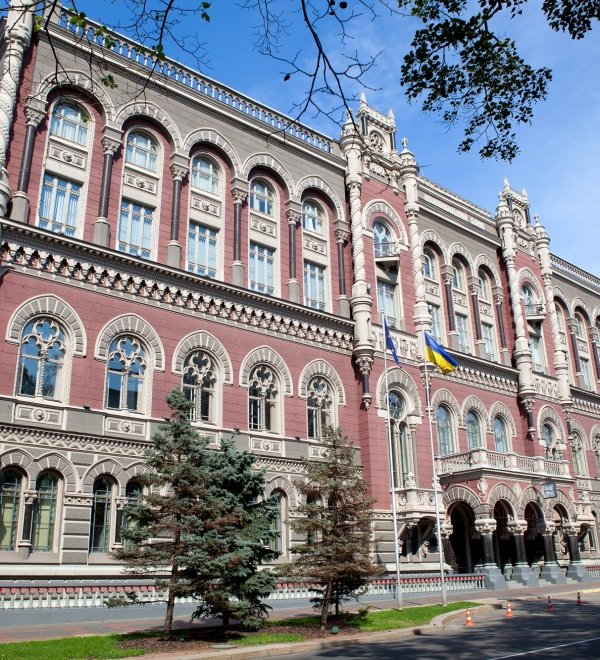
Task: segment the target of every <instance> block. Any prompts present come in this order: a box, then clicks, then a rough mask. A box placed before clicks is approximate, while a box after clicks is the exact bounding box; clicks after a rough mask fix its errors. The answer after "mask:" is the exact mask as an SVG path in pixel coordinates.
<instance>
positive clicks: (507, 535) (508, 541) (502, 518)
mask: <svg viewBox="0 0 600 660" xmlns="http://www.w3.org/2000/svg"><path fill="white" fill-rule="evenodd" d="M512 518H513V516H512V511H511V510H510V508H509V505H508V503H507V502H504V501H503V500H498V502H496V506H494V519H495V520H496V529H495V530H494V533H493V539H494V549H495V552H496V561H497V563H498V567H499V568H500V570H501V571H502V572H503V573H504V569H505V568H506V565H507V564H509V565H513V566H514V564H515V563H516V561H517V556H516V549H515V539H514V536H513V535H512V533H511V531H510V529H509V528H508V523H509V522H510V521H511V520H512Z"/></svg>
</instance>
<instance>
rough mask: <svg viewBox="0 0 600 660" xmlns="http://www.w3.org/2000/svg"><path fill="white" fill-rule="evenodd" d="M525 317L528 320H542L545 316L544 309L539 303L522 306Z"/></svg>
mask: <svg viewBox="0 0 600 660" xmlns="http://www.w3.org/2000/svg"><path fill="white" fill-rule="evenodd" d="M523 307H524V308H525V316H526V317H527V318H528V319H543V318H545V316H546V308H545V306H544V305H542V304H541V303H530V304H526V305H523Z"/></svg>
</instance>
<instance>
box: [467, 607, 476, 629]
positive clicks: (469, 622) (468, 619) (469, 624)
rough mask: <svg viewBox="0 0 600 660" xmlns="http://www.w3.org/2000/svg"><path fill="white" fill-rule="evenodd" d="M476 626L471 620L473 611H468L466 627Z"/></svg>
mask: <svg viewBox="0 0 600 660" xmlns="http://www.w3.org/2000/svg"><path fill="white" fill-rule="evenodd" d="M473 625H475V624H474V623H473V619H472V618H471V610H467V620H466V622H465V626H473Z"/></svg>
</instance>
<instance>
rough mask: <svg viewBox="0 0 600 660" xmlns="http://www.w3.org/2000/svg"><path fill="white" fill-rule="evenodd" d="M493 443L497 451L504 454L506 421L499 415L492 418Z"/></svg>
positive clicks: (506, 434)
mask: <svg viewBox="0 0 600 660" xmlns="http://www.w3.org/2000/svg"><path fill="white" fill-rule="evenodd" d="M494 443H495V450H496V451H497V452H500V453H502V454H505V453H506V452H507V451H508V433H507V431H506V422H505V421H504V420H503V419H502V417H500V416H497V417H495V418H494Z"/></svg>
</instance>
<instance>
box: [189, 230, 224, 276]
mask: <svg viewBox="0 0 600 660" xmlns="http://www.w3.org/2000/svg"><path fill="white" fill-rule="evenodd" d="M187 257H188V258H187V261H188V271H189V272H191V273H196V274H197V275H204V277H210V278H211V279H212V278H214V277H216V275H217V232H216V231H215V230H214V229H211V228H210V227H205V226H204V225H201V224H199V223H197V222H190V226H189V230H188V249H187Z"/></svg>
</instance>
